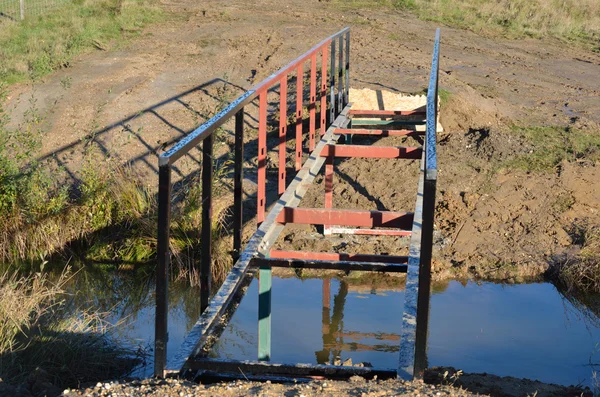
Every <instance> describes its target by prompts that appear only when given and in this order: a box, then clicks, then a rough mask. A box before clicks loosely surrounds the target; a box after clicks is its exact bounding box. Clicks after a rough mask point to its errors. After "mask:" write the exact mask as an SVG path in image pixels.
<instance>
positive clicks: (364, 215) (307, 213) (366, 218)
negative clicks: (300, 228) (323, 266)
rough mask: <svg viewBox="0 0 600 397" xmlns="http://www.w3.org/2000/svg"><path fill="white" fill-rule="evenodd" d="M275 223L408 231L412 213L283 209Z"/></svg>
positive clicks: (410, 225)
mask: <svg viewBox="0 0 600 397" xmlns="http://www.w3.org/2000/svg"><path fill="white" fill-rule="evenodd" d="M277 222H279V223H296V224H301V225H340V226H356V227H393V228H399V229H406V230H409V229H410V228H411V227H412V222H413V213H412V212H392V211H363V210H339V209H329V208H292V207H285V208H284V209H283V211H281V213H280V214H279V216H278V217H277Z"/></svg>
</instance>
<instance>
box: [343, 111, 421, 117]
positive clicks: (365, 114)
mask: <svg viewBox="0 0 600 397" xmlns="http://www.w3.org/2000/svg"><path fill="white" fill-rule="evenodd" d="M348 114H349V115H350V116H353V117H356V118H362V117H365V118H371V117H394V116H425V115H426V114H427V113H426V112H425V111H424V110H360V109H354V110H353V109H350V112H349V113H348Z"/></svg>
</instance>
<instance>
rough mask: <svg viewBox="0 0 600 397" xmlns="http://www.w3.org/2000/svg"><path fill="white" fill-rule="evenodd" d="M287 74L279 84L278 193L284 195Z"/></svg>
mask: <svg viewBox="0 0 600 397" xmlns="http://www.w3.org/2000/svg"><path fill="white" fill-rule="evenodd" d="M287 80H288V76H287V74H286V75H285V76H283V77H282V78H281V81H280V82H279V183H278V192H279V194H283V193H284V192H285V188H286V180H285V178H286V170H285V167H286V166H287V148H286V146H285V141H286V138H287Z"/></svg>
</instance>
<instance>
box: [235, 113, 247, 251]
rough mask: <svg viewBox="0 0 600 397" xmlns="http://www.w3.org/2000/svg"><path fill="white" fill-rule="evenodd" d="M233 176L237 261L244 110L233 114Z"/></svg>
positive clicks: (241, 211) (241, 217) (240, 213)
mask: <svg viewBox="0 0 600 397" xmlns="http://www.w3.org/2000/svg"><path fill="white" fill-rule="evenodd" d="M233 167H234V175H233V179H234V181H233V259H234V261H237V259H238V258H239V256H240V253H241V252H242V225H243V221H244V218H243V205H242V204H243V202H244V198H243V196H242V194H243V190H242V185H243V182H242V181H243V180H244V109H243V108H242V109H240V110H239V111H238V112H237V113H236V114H235V149H234V166H233Z"/></svg>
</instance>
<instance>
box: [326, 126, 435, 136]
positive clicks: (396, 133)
mask: <svg viewBox="0 0 600 397" xmlns="http://www.w3.org/2000/svg"><path fill="white" fill-rule="evenodd" d="M333 133H334V134H338V135H377V136H382V137H386V136H420V135H425V131H416V130H367V129H355V130H354V129H348V128H336V129H335V130H333Z"/></svg>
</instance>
